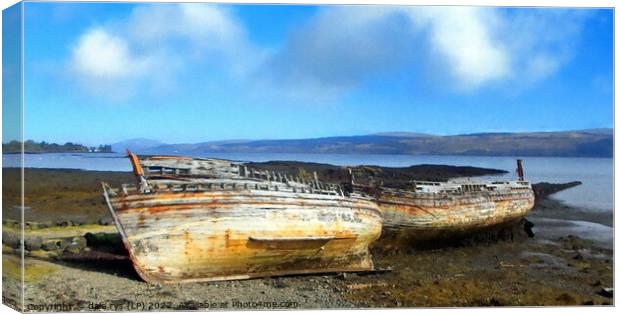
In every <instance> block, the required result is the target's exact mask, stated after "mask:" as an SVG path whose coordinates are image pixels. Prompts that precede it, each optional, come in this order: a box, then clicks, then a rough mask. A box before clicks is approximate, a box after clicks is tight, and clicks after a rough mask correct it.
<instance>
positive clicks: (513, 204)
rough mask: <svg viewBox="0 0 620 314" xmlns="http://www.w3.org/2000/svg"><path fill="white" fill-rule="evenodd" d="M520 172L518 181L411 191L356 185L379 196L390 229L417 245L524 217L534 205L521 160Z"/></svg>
mask: <svg viewBox="0 0 620 314" xmlns="http://www.w3.org/2000/svg"><path fill="white" fill-rule="evenodd" d="M517 168H518V169H517V172H518V175H519V180H517V181H496V182H476V181H473V182H428V181H426V182H424V181H413V182H411V189H410V190H404V189H395V188H387V187H381V186H379V187H373V186H369V185H360V184H355V182H351V183H352V186H353V189H354V190H356V191H359V192H362V193H367V194H369V195H373V196H374V197H375V200H376V202H377V204H378V205H379V208H380V209H381V213H382V215H383V228H384V230H385V231H387V232H388V233H389V232H394V231H396V232H403V233H405V234H407V235H408V236H407V237H406V240H407V241H410V242H412V243H418V242H423V241H429V240H433V239H439V238H450V237H454V236H463V235H467V234H470V233H473V232H476V231H480V230H484V229H490V228H493V227H498V226H507V225H511V224H515V223H517V222H519V221H520V220H521V219H523V217H525V215H526V214H527V213H529V211H530V210H531V209H532V208H533V207H534V191H533V190H532V185H531V184H530V182H528V181H525V180H524V179H523V168H522V164H521V160H518V161H517Z"/></svg>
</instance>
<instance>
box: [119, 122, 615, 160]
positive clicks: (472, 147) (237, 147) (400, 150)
mask: <svg viewBox="0 0 620 314" xmlns="http://www.w3.org/2000/svg"><path fill="white" fill-rule="evenodd" d="M113 147H114V144H113ZM134 150H136V151H137V152H138V153H153V154H178V153H184V154H188V153H189V154H192V153H196V154H198V153H199V154H205V153H316V154H321V153H331V154H409V155H466V156H472V155H481V156H541V157H612V156H613V129H603V128H601V129H586V130H574V131H556V132H553V131H551V132H514V133H510V132H494V133H493V132H488V133H472V134H460V135H445V136H442V135H432V134H425V133H412V132H382V133H375V134H369V135H353V136H333V137H320V138H307V139H279V140H278V139H275V140H274V139H266V140H224V141H208V142H202V143H194V144H187V143H184V144H162V145H158V146H151V147H146V148H145V147H139V148H137V149H135V148H134Z"/></svg>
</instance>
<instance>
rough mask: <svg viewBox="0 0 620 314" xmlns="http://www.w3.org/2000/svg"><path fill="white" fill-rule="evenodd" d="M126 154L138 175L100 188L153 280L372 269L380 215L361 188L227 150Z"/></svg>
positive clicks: (140, 267)
mask: <svg viewBox="0 0 620 314" xmlns="http://www.w3.org/2000/svg"><path fill="white" fill-rule="evenodd" d="M129 158H130V160H131V161H132V165H133V168H134V173H135V174H136V176H137V177H138V181H139V183H138V184H136V185H131V184H125V185H123V186H122V187H120V188H116V189H114V188H111V187H109V186H108V185H106V184H105V183H104V184H103V187H104V197H105V199H106V201H107V204H108V207H109V210H110V213H111V214H112V216H113V218H114V221H115V223H116V226H117V228H118V230H119V232H120V234H121V236H122V238H123V242H124V245H125V247H126V248H127V250H128V252H129V257H130V259H131V260H132V262H133V264H134V267H135V269H136V270H137V272H138V274H139V275H140V276H141V277H142V278H143V279H144V280H145V281H147V282H151V283H178V282H193V281H216V280H230V279H246V278H253V277H263V276H278V275H287V274H303V273H325V272H347V271H366V270H372V269H373V262H372V259H371V256H370V253H369V251H368V246H369V244H370V243H371V242H373V241H374V240H376V239H377V238H378V237H379V235H380V234H381V226H382V219H381V215H380V212H379V209H378V207H377V205H376V204H374V203H373V202H371V201H370V200H369V199H367V198H365V197H362V196H361V195H357V194H355V193H353V194H349V193H346V192H344V191H343V190H342V189H341V188H340V186H338V185H331V184H325V183H323V182H320V181H318V180H312V181H311V182H307V181H305V180H303V179H299V178H292V177H290V176H286V175H282V174H277V173H272V172H268V171H255V170H253V169H248V168H247V167H244V166H243V164H241V163H234V162H229V161H225V160H218V159H192V158H183V157H148V158H138V157H137V156H136V155H134V154H131V153H130V154H129Z"/></svg>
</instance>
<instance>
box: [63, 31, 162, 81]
mask: <svg viewBox="0 0 620 314" xmlns="http://www.w3.org/2000/svg"><path fill="white" fill-rule="evenodd" d="M72 60H73V67H74V69H75V70H76V71H77V72H78V73H79V74H81V75H84V76H86V77H89V78H91V79H96V78H102V79H114V78H125V77H128V76H139V75H141V74H142V73H144V72H145V71H147V70H148V68H149V63H150V60H149V58H148V57H146V58H144V57H143V58H141V57H138V56H134V55H132V53H131V52H130V50H129V46H128V43H127V41H126V40H124V39H123V38H121V37H118V36H115V35H112V34H109V33H108V32H107V31H106V30H105V29H103V28H101V27H96V28H92V29H89V30H88V31H86V32H85V33H84V34H82V36H80V39H79V40H78V43H77V45H76V46H75V47H74V49H73V57H72Z"/></svg>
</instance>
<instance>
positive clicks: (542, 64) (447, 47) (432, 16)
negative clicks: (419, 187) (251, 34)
mask: <svg viewBox="0 0 620 314" xmlns="http://www.w3.org/2000/svg"><path fill="white" fill-rule="evenodd" d="M582 22H583V14H582V13H575V12H574V11H571V10H559V9H513V10H505V9H498V8H483V7H419V6H411V7H406V6H384V7H377V6H347V7H327V8H324V9H322V10H321V11H319V13H318V14H317V15H316V17H314V18H313V19H312V20H311V21H310V22H309V23H307V25H305V27H303V28H302V29H301V30H298V31H296V32H293V33H292V34H291V36H290V38H289V40H288V43H287V45H286V47H285V49H283V51H281V52H280V53H278V54H276V55H274V56H273V57H272V61H271V62H269V63H268V65H269V67H268V69H269V70H272V71H273V73H274V77H275V80H276V81H277V80H278V79H279V80H280V81H279V82H280V83H281V84H286V85H287V86H288V87H289V88H291V89H293V90H294V91H296V93H297V94H308V95H312V94H316V93H317V92H320V91H321V90H327V91H330V92H336V93H338V92H339V91H340V92H342V91H346V90H349V89H351V88H355V87H356V86H359V85H360V84H363V83H364V81H365V79H367V78H368V77H373V76H377V75H385V74H386V73H388V72H389V71H392V70H394V69H398V70H401V71H403V70H404V71H419V73H417V74H413V75H415V76H420V75H425V74H428V73H423V72H422V69H427V70H429V71H431V72H432V75H431V76H434V77H435V78H436V79H438V80H439V81H442V82H447V83H448V84H445V85H444V86H445V87H452V89H457V90H461V91H472V90H478V89H481V88H484V87H486V86H490V85H492V86H501V85H504V86H507V87H508V88H513V87H516V86H528V85H531V84H534V83H536V82H537V81H539V80H542V79H545V78H547V77H549V76H551V75H553V74H554V73H556V72H557V71H558V70H559V69H561V67H562V66H563V65H564V64H565V63H566V62H567V61H568V60H570V57H571V54H572V53H571V52H572V50H573V47H574V44H571V42H573V43H574V42H576V41H577V40H578V37H579V36H578V34H579V30H580V28H581V25H582ZM446 85H447V86H446ZM444 86H442V87H444ZM289 93H290V92H289Z"/></svg>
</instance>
